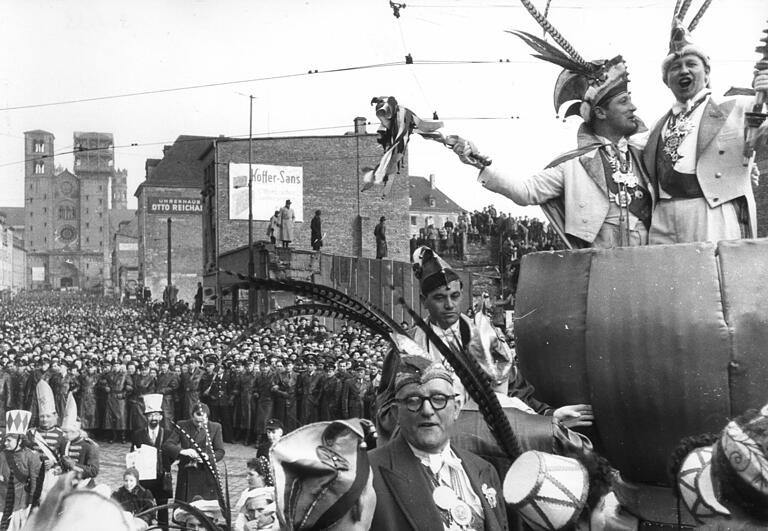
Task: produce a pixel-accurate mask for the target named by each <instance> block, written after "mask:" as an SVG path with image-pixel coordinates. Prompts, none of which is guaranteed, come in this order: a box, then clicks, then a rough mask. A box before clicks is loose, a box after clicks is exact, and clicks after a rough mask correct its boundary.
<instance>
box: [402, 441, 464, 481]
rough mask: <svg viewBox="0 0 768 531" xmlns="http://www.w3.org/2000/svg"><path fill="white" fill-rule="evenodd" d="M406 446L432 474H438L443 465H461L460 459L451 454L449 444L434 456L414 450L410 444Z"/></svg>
mask: <svg viewBox="0 0 768 531" xmlns="http://www.w3.org/2000/svg"><path fill="white" fill-rule="evenodd" d="M406 442H407V441H406ZM407 444H408V447H409V448H410V449H411V451H412V452H413V455H415V456H416V458H417V459H418V460H419V461H421V464H422V465H424V466H426V467H428V468H429V469H430V470H431V471H432V472H433V473H434V474H437V473H438V472H440V469H441V468H442V467H443V463H449V464H453V465H459V466H460V465H461V459H459V458H458V457H457V456H456V454H455V453H453V450H451V445H450V444H446V445H445V448H443V449H442V450H441V451H440V452H437V453H434V454H433V453H429V452H425V451H424V450H419V449H418V448H414V447H413V445H411V443H407Z"/></svg>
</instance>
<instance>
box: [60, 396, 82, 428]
mask: <svg viewBox="0 0 768 531" xmlns="http://www.w3.org/2000/svg"><path fill="white" fill-rule="evenodd" d="M79 425H80V418H79V417H78V416H77V402H75V397H74V396H72V393H69V394H68V395H67V409H66V410H65V411H64V420H62V421H61V429H62V430H66V429H71V428H78V427H80V426H79Z"/></svg>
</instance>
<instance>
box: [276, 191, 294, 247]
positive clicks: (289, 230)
mask: <svg viewBox="0 0 768 531" xmlns="http://www.w3.org/2000/svg"><path fill="white" fill-rule="evenodd" d="M295 219H296V214H294V212H293V209H292V208H291V200H290V199H288V200H286V201H285V206H284V207H283V208H281V209H280V240H281V241H282V242H283V249H287V248H288V244H290V243H291V241H293V222H294V220H295Z"/></svg>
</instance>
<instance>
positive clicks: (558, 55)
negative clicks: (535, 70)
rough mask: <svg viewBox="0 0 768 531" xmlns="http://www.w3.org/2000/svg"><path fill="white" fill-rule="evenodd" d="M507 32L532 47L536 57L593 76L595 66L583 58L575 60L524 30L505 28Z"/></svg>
mask: <svg viewBox="0 0 768 531" xmlns="http://www.w3.org/2000/svg"><path fill="white" fill-rule="evenodd" d="M506 31H507V33H511V34H513V35H516V36H518V37H520V39H522V40H523V42H525V43H526V44H527V45H528V46H530V47H531V48H533V49H534V50H535V51H536V52H538V53H537V54H532V55H533V57H536V58H537V59H542V60H544V61H548V62H550V63H554V64H556V65H558V66H561V67H563V68H565V69H566V70H572V71H574V72H578V73H581V74H584V75H586V76H588V77H595V70H596V68H595V66H594V65H592V63H587V62H585V61H584V60H581V61H577V60H575V59H573V58H571V57H569V56H568V55H566V54H565V53H563V52H561V51H560V50H558V49H557V48H555V47H554V46H552V45H551V44H549V43H548V42H547V41H545V40H544V39H541V38H540V37H536V36H535V35H531V34H530V33H527V32H525V31H518V30H506Z"/></svg>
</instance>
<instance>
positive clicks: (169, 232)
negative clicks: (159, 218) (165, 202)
mask: <svg viewBox="0 0 768 531" xmlns="http://www.w3.org/2000/svg"><path fill="white" fill-rule="evenodd" d="M166 289H167V290H168V308H170V307H171V218H168V287H167V288H166Z"/></svg>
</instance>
